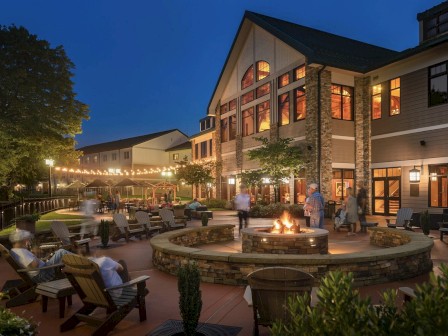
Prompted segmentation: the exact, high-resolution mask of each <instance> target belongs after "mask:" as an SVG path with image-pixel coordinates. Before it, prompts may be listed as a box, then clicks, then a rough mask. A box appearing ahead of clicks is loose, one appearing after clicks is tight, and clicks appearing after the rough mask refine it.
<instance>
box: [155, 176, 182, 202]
mask: <svg viewBox="0 0 448 336" xmlns="http://www.w3.org/2000/svg"><path fill="white" fill-rule="evenodd" d="M157 189H172V190H173V199H176V189H177V184H173V183H169V182H166V181H163V182H159V183H156V184H155V185H154V186H153V187H152V202H153V204H155V203H156V191H157Z"/></svg>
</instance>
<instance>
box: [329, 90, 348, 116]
mask: <svg viewBox="0 0 448 336" xmlns="http://www.w3.org/2000/svg"><path fill="white" fill-rule="evenodd" d="M352 98H353V88H352V87H349V86H343V85H331V116H332V117H333V118H334V119H342V120H353V99H352Z"/></svg>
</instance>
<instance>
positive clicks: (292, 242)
mask: <svg viewBox="0 0 448 336" xmlns="http://www.w3.org/2000/svg"><path fill="white" fill-rule="evenodd" d="M241 232H242V244H243V245H242V250H243V253H271V254H275V253H278V254H327V253H328V231H327V230H323V229H317V228H301V227H300V225H299V224H298V222H297V221H296V220H294V219H292V218H290V216H289V215H288V214H287V213H285V214H283V215H282V217H281V218H280V219H277V220H275V221H274V225H273V226H272V227H257V228H247V229H243V230H241Z"/></svg>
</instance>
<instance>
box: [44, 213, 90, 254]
mask: <svg viewBox="0 0 448 336" xmlns="http://www.w3.org/2000/svg"><path fill="white" fill-rule="evenodd" d="M51 231H52V232H53V234H54V235H55V236H56V237H57V238H58V239H59V240H60V241H61V242H62V245H63V248H64V249H66V250H71V251H75V250H76V248H77V247H79V246H85V248H86V252H87V253H89V252H90V246H89V242H90V238H84V239H75V237H76V236H77V235H78V234H75V233H70V231H69V230H68V228H67V225H65V223H63V222H59V221H53V222H52V223H51Z"/></svg>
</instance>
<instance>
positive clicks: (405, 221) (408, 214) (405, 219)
mask: <svg viewBox="0 0 448 336" xmlns="http://www.w3.org/2000/svg"><path fill="white" fill-rule="evenodd" d="M411 218H412V209H411V208H401V209H399V210H398V212H397V217H396V218H395V221H394V222H393V219H391V218H386V223H387V227H390V228H396V229H405V230H411V231H412V228H411V226H410V224H411Z"/></svg>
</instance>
